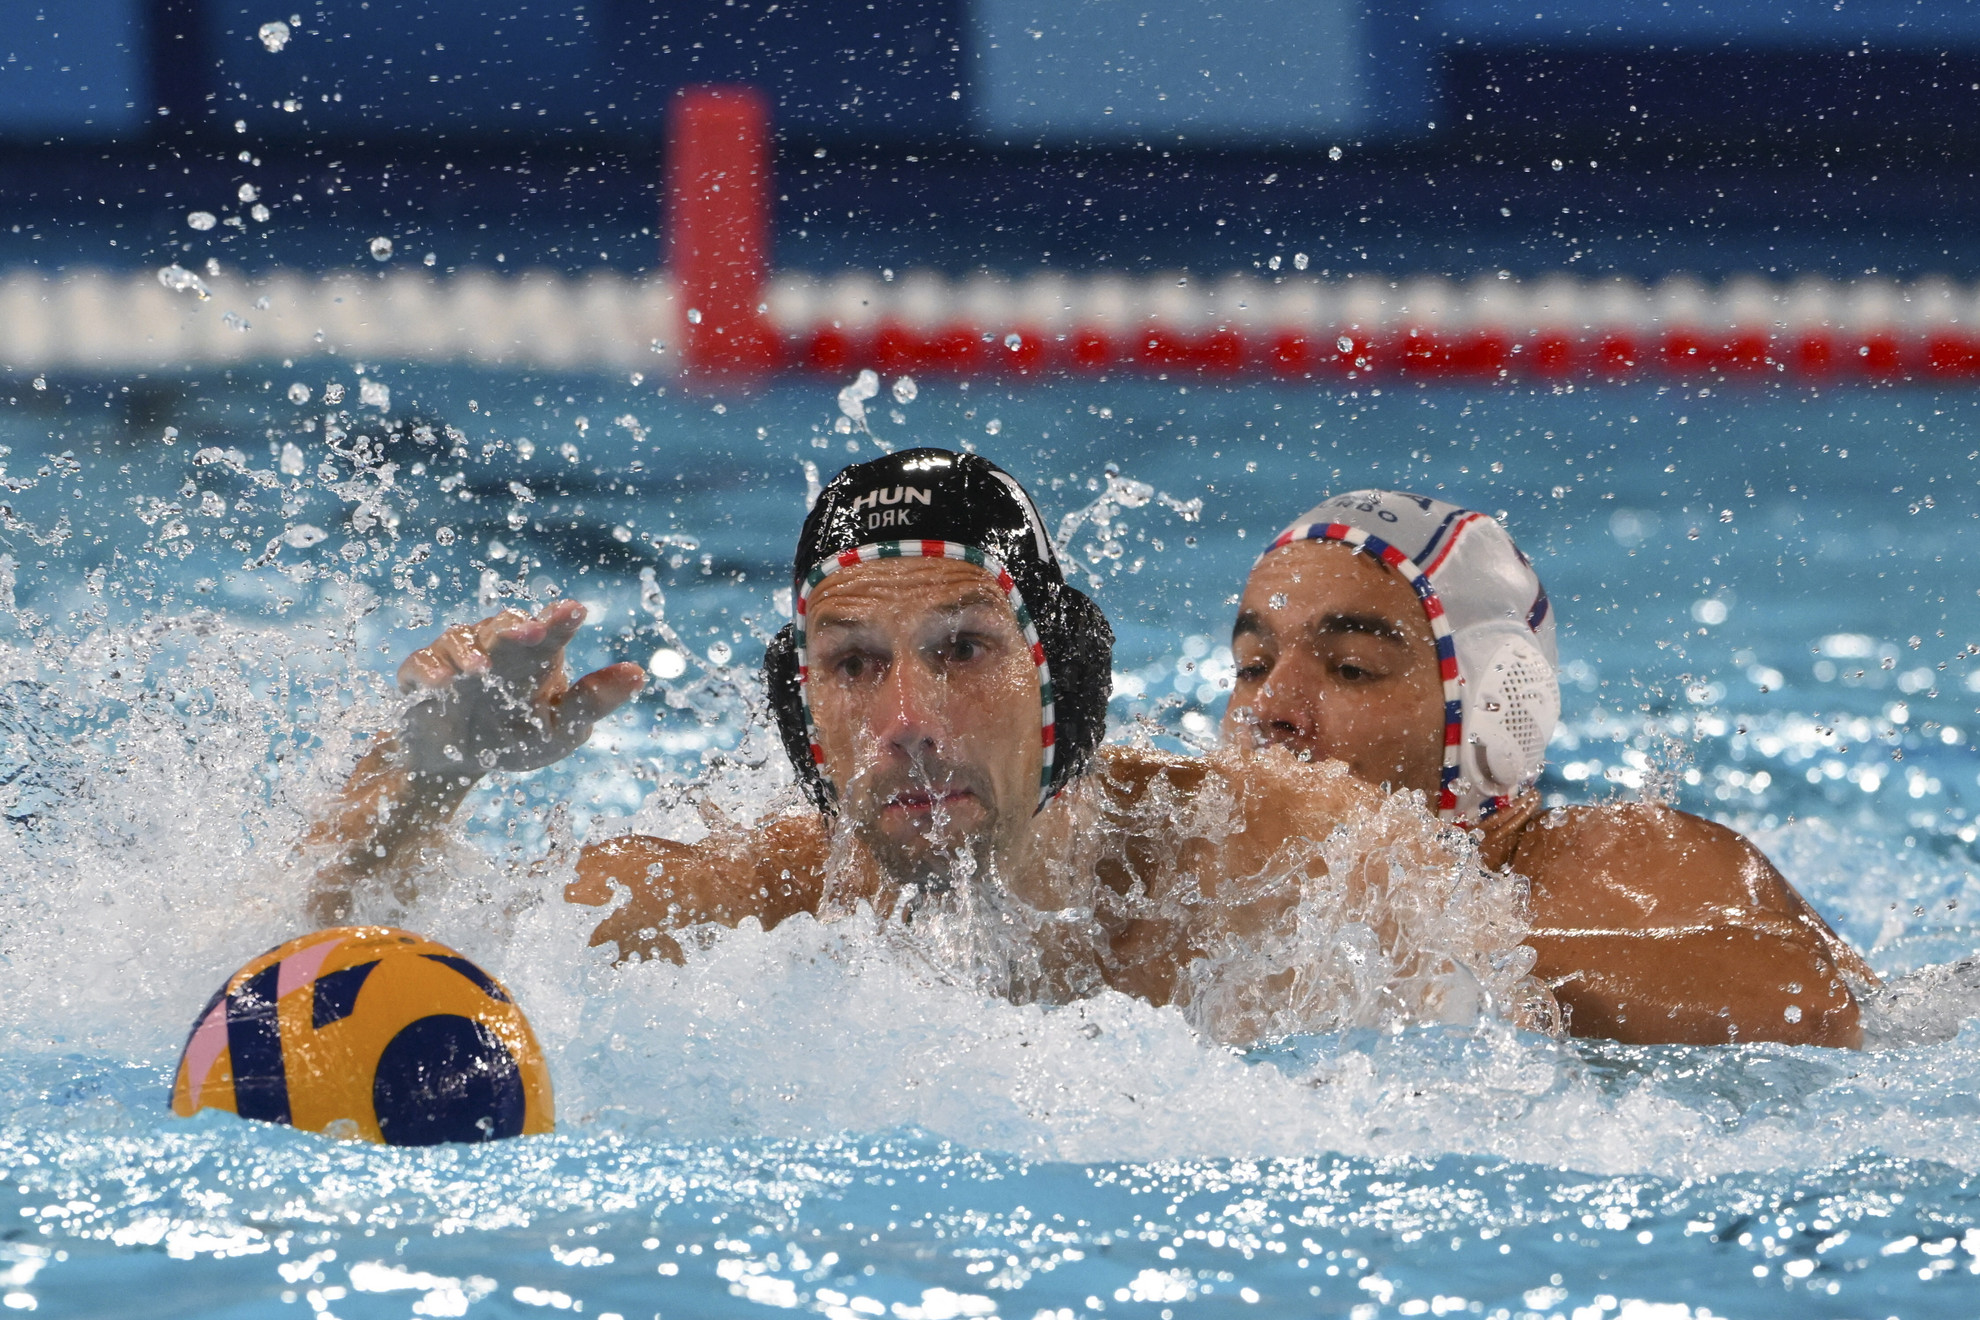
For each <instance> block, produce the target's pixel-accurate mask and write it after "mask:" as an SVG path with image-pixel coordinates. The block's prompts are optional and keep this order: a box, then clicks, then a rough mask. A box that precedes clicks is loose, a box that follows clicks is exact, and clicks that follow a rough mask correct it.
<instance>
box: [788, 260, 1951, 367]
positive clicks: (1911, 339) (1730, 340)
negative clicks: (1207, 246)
mask: <svg viewBox="0 0 1980 1320" xmlns="http://www.w3.org/2000/svg"><path fill="white" fill-rule="evenodd" d="M767 307H768V315H769V319H770V321H771V322H772V324H773V325H774V326H775V327H776V329H777V331H778V340H779V344H780V347H781V359H780V361H779V363H778V364H777V365H782V366H793V367H802V368H810V369H813V370H818V371H827V372H833V373H843V372H845V371H847V370H850V369H856V368H859V367H868V366H870V367H873V368H875V369H877V370H880V371H918V372H922V373H938V372H948V373H955V374H978V373H988V374H993V375H1010V376H1027V375H1036V374H1044V373H1058V372H1069V373H1092V372H1156V373H1171V374H1173V373H1178V372H1183V373H1200V374H1208V375H1233V376H1235V375H1247V374H1248V375H1257V376H1266V377H1279V378H1283V379H1290V380H1314V381H1344V380H1355V379H1360V378H1364V377H1369V376H1376V377H1404V378H1407V377H1417V378H1427V379H1438V378H1459V379H1470V380H1478V381H1500V380H1515V379H1517V380H1530V381H1547V380H1563V379H1604V378H1628V377H1633V376H1655V377H1670V378H1684V379H1697V380H1705V379H1716V378H1733V377H1745V378H1750V379H1754V380H1768V379H1772V380H1782V379H1793V380H1804V381H1820V380H1843V379H1854V380H1885V381H1898V380H1929V379H1944V378H1958V379H1971V378H1975V377H1980V289H1975V288H1972V287H1969V286H1964V285H1959V284H1954V283H1952V282H1950V281H1944V280H1922V281H1918V282H1916V283H1912V284H1898V283H1895V282H1893V281H1889V280H1880V279H1863V280H1857V281H1851V282H1848V283H1835V282H1830V281H1827V280H1821V279H1802V280H1796V281H1793V282H1788V283H1780V282H1769V281H1766V280H1762V279H1759V278H1753V277H1741V278H1736V279H1732V280H1728V281H1726V282H1725V283H1723V284H1720V285H1718V286H1716V287H1711V286H1707V285H1706V284H1704V283H1702V282H1701V281H1699V280H1696V279H1694V278H1691V277H1688V276H1675V277H1672V278H1670V279H1666V280H1664V281H1662V282H1660V283H1658V284H1654V285H1642V284H1637V283H1633V282H1631V281H1627V280H1579V279H1574V278H1570V277H1567V276H1548V277H1543V278H1540V279H1535V280H1517V279H1512V278H1508V277H1502V276H1494V275H1488V276H1480V277H1478V278H1476V279H1473V280H1470V281H1467V282H1463V283H1460V282H1456V281H1452V280H1446V279H1441V278H1437V277H1434V276H1417V277H1409V278H1403V279H1391V278H1385V277H1382V276H1357V277H1353V278H1348V279H1340V280H1326V279H1315V278H1309V277H1306V276H1301V275H1295V274H1287V275H1278V276H1254V275H1239V276H1231V277H1227V278H1223V279H1196V278H1192V277H1190V276H1187V275H1180V274H1173V275H1161V276H1154V277H1146V278H1140V279H1130V278H1127V277H1123V276H1108V275H1101V276H1086V277H1075V276H1063V275H1056V274H1042V275H1034V276H1030V277H1027V278H1023V279H1017V280H1001V279H994V278H990V277H979V278H974V279H966V280H960V281H949V280H944V279H942V278H941V277H939V276H934V275H928V274H922V273H915V274H910V275H907V276H905V277H903V278H899V279H895V280H887V279H885V278H876V277H874V276H871V275H864V274H856V275H844V276H840V277H838V278H836V279H829V280H820V279H808V278H804V277H798V276H790V275H784V276H779V277H777V278H775V279H773V280H772V281H771V282H770V286H769V296H768V300H767Z"/></svg>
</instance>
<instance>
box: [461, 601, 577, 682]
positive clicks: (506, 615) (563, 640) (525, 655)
mask: <svg viewBox="0 0 1980 1320" xmlns="http://www.w3.org/2000/svg"><path fill="white" fill-rule="evenodd" d="M586 613H587V611H586V609H585V607H584V606H583V605H582V604H580V603H579V602H577V601H574V600H560V601H558V602H557V603H555V604H554V605H550V606H547V607H545V608H544V609H543V610H542V611H541V612H539V613H537V614H536V615H534V616H531V615H526V614H519V613H516V612H515V611H513V610H510V611H504V612H503V613H501V614H498V615H496V616H494V617H493V618H489V619H483V620H482V621H481V622H480V623H478V624H476V625H475V630H476V640H477V642H479V644H480V646H481V649H482V651H483V652H484V653H485V654H486V655H487V656H488V658H489V663H490V666H491V669H492V671H493V672H494V674H495V675H496V676H497V677H499V678H502V679H505V680H507V681H508V682H511V683H515V684H517V685H519V686H522V687H525V688H528V689H535V688H537V687H539V686H541V685H543V684H544V683H545V682H546V680H548V681H550V682H551V685H552V686H553V687H561V686H562V673H563V663H564V647H565V645H566V644H567V643H568V642H569V641H570V640H571V638H572V637H574V636H576V635H577V630H578V629H579V628H580V627H582V626H583V625H584V620H585V615H586Z"/></svg>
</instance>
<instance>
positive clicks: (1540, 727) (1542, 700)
mask: <svg viewBox="0 0 1980 1320" xmlns="http://www.w3.org/2000/svg"><path fill="white" fill-rule="evenodd" d="M1455 640H1456V643H1457V656H1458V669H1459V672H1460V673H1461V674H1462V675H1463V676H1464V679H1463V682H1464V686H1463V689H1462V691H1463V696H1462V700H1463V703H1464V745H1463V747H1462V748H1461V749H1460V752H1459V766H1460V768H1461V772H1462V774H1463V776H1464V778H1465V779H1467V780H1469V781H1470V782H1471V783H1472V784H1473V785H1474V786H1476V787H1477V788H1478V789H1479V790H1480V792H1481V795H1482V796H1485V797H1507V796H1511V795H1512V794H1515V793H1517V792H1519V791H1520V790H1522V789H1524V788H1526V787H1527V786H1528V785H1529V784H1531V783H1533V781H1535V780H1537V779H1538V778H1539V777H1540V770H1541V767H1542V766H1543V765H1544V764H1545V763H1546V758H1547V742H1548V740H1549V739H1550V738H1552V737H1553V734H1554V726H1555V725H1557V724H1559V723H1560V718H1561V687H1560V682H1559V680H1558V679H1557V678H1556V677H1555V675H1554V666H1553V665H1552V664H1551V663H1549V662H1548V660H1547V656H1546V653H1545V652H1544V651H1542V650H1541V649H1540V645H1539V643H1538V642H1537V641H1535V640H1534V637H1533V634H1532V633H1531V632H1529V631H1528V630H1527V629H1526V628H1525V627H1524V626H1523V625H1521V624H1517V623H1512V622H1506V623H1500V624H1482V625H1477V624H1475V625H1473V626H1472V627H1470V628H1467V629H1465V630H1463V631H1462V632H1460V633H1458V634H1457V636H1456V639H1455Z"/></svg>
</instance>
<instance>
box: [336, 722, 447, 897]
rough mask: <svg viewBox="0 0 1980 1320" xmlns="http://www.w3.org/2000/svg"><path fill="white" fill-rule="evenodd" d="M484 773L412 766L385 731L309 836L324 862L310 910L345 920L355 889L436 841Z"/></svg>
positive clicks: (397, 869) (401, 867) (404, 867)
mask: <svg viewBox="0 0 1980 1320" xmlns="http://www.w3.org/2000/svg"><path fill="white" fill-rule="evenodd" d="M479 778H480V776H479V775H478V774H472V773H468V772H465V771H463V772H457V773H446V774H435V773H430V772H421V771H416V770H412V769H409V768H408V767H407V766H406V764H405V758H404V756H403V755H402V753H401V750H400V747H399V744H398V740H397V738H396V737H394V736H393V735H391V734H383V735H380V736H379V737H378V738H377V739H376V740H375V741H374V742H373V743H372V746H371V749H370V750H369V751H367V752H366V753H365V754H364V756H363V757H362V758H361V759H360V760H359V761H358V763H357V767H356V769H354V770H352V771H351V777H350V779H349V780H348V781H346V783H345V784H344V787H343V790H342V791H341V792H340V793H339V794H338V795H337V798H336V800H335V802H334V803H333V804H332V807H331V810H330V813H329V814H328V815H327V816H325V817H324V818H323V819H322V820H320V821H318V822H317V823H316V824H315V825H313V826H312V827H311V828H310V830H309V831H308V833H307V834H306V835H305V836H304V843H305V846H306V847H307V848H308V849H309V850H310V851H311V852H313V853H315V854H316V855H317V856H319V857H320V858H321V859H322V860H321V861H320V862H319V864H318V866H317V868H316V871H315V873H314V875H313V876H312V879H311V886H310V895H309V913H310V916H311V917H312V918H313V919H315V920H317V921H320V922H323V923H326V924H328V923H332V922H337V921H342V920H346V919H348V917H349V915H350V908H351V895H352V891H353V890H354V889H355V888H356V886H357V885H358V884H360V883H361V882H362V881H364V880H366V879H369V878H372V877H374V876H379V875H401V876H402V875H405V874H407V873H408V872H409V871H410V870H411V869H412V867H413V865H414V864H415V863H416V862H417V860H418V857H419V854H420V852H421V851H422V850H423V849H425V848H427V847H429V846H431V845H433V844H434V843H436V842H438V840H439V838H440V835H441V832H442V830H444V829H445V827H446V826H447V824H448V823H449V822H450V821H452V820H453V818H454V813H455V812H456V811H458V810H459V809H460V805H461V803H462V801H463V800H465V799H466V797H467V795H468V792H469V790H470V789H472V788H473V787H474V783H475V781H476V780H477V779H479Z"/></svg>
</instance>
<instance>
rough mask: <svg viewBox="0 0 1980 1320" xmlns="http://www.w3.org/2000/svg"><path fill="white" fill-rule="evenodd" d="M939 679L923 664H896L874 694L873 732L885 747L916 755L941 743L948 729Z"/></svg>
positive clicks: (889, 668)
mask: <svg viewBox="0 0 1980 1320" xmlns="http://www.w3.org/2000/svg"><path fill="white" fill-rule="evenodd" d="M944 696H945V693H944V691H943V684H942V680H941V678H940V677H939V676H937V675H935V674H932V673H930V672H929V671H928V669H927V667H926V666H924V665H918V664H914V663H912V662H908V663H897V664H894V665H891V666H889V667H888V670H887V677H886V679H885V680H884V681H883V682H882V683H881V684H880V686H879V690H878V691H877V692H876V693H875V694H874V699H875V701H876V703H877V705H876V708H875V709H874V712H873V722H872V729H873V733H874V735H875V736H876V737H877V738H878V739H879V740H880V742H881V744H882V745H883V746H885V747H890V748H892V749H894V750H896V751H899V752H902V753H904V754H906V755H908V756H919V755H921V754H922V753H924V752H927V751H930V750H932V749H933V748H935V747H936V746H937V745H939V744H940V742H941V738H942V734H943V732H944V731H945V730H946V728H947V722H946V720H945V718H944V713H943V699H944Z"/></svg>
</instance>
